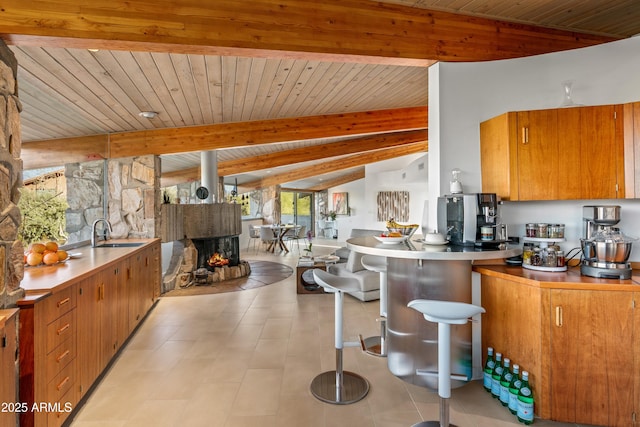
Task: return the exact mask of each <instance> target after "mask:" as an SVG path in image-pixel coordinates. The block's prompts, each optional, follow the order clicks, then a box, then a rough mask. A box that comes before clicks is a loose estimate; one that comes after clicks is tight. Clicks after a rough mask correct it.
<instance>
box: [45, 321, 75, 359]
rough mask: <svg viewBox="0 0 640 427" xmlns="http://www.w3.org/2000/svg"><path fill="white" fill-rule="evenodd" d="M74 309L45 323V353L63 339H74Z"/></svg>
mask: <svg viewBox="0 0 640 427" xmlns="http://www.w3.org/2000/svg"><path fill="white" fill-rule="evenodd" d="M75 313H76V311H75V310H73V311H70V312H69V313H67V314H64V315H63V316H62V317H60V318H59V319H57V320H54V321H53V322H51V323H50V324H49V325H47V347H46V354H49V353H50V352H51V351H52V350H53V349H55V348H56V347H58V346H59V345H60V344H62V343H63V342H64V341H66V340H67V339H69V338H72V339H73V340H74V341H75V336H76V322H75Z"/></svg>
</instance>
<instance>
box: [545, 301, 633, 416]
mask: <svg viewBox="0 0 640 427" xmlns="http://www.w3.org/2000/svg"><path fill="white" fill-rule="evenodd" d="M550 308H551V320H552V325H551V405H552V409H551V413H552V419H553V420H557V421H565V422H571V423H579V424H593V425H607V426H629V425H631V417H632V412H633V408H634V400H633V399H634V397H633V392H630V391H632V390H633V387H634V376H633V375H632V374H631V372H632V371H631V370H632V369H633V363H634V359H633V357H634V354H633V352H634V351H635V350H634V344H633V341H632V340H633V322H634V308H633V294H632V293H630V292H614V291H612V292H606V291H574V290H552V291H551V298H550Z"/></svg>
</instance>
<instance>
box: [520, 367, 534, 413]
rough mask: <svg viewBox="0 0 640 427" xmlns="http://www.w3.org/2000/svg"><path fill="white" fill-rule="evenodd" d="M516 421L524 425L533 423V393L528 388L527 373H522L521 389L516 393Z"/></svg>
mask: <svg viewBox="0 0 640 427" xmlns="http://www.w3.org/2000/svg"><path fill="white" fill-rule="evenodd" d="M517 416H518V421H520V422H521V423H524V424H527V425H529V424H531V423H533V392H532V391H531V387H530V386H529V372H527V371H522V387H520V391H519V392H518V412H517Z"/></svg>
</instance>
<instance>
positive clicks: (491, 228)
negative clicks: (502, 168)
mask: <svg viewBox="0 0 640 427" xmlns="http://www.w3.org/2000/svg"><path fill="white" fill-rule="evenodd" d="M497 221H498V197H497V196H496V194H495V193H477V194H452V195H446V196H442V197H438V232H439V233H441V234H442V235H444V236H445V237H446V239H447V240H449V242H451V243H452V244H454V245H460V246H487V247H491V246H497V245H498V244H500V243H503V242H504V241H505V240H504V239H506V229H504V230H505V231H504V232H502V231H501V230H503V228H502V227H500V224H497ZM502 234H505V236H502Z"/></svg>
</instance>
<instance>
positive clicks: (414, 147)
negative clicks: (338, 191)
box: [240, 142, 428, 189]
mask: <svg viewBox="0 0 640 427" xmlns="http://www.w3.org/2000/svg"><path fill="white" fill-rule="evenodd" d="M427 147H428V144H427V142H417V143H415V144H406V145H404V146H402V147H393V148H386V149H384V150H377V151H372V152H368V153H364V154H355V155H351V156H345V157H341V158H339V159H333V160H329V161H326V162H321V163H317V164H315V165H313V166H305V167H302V168H298V169H295V170H292V171H289V172H284V173H280V174H274V175H269V176H267V177H265V178H263V179H260V180H256V181H251V182H246V183H244V184H242V185H241V186H240V187H242V188H244V189H257V188H265V187H270V186H274V185H278V184H281V183H283V182H291V181H297V180H300V179H306V178H309V177H313V176H318V175H322V174H325V173H329V172H335V171H339V170H344V169H350V168H353V167H357V166H364V165H366V164H368V163H375V162H380V161H382V160H389V159H393V158H396V157H401V156H406V155H408V154H415V153H421V152H426V151H427Z"/></svg>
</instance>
